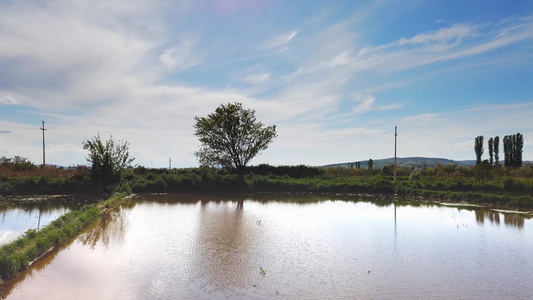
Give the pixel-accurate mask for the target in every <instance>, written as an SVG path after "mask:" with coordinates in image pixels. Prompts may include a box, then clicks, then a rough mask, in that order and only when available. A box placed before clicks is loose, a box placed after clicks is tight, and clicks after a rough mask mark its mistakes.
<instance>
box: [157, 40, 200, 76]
mask: <svg viewBox="0 0 533 300" xmlns="http://www.w3.org/2000/svg"><path fill="white" fill-rule="evenodd" d="M196 52H197V50H196V49H195V43H194V42H193V41H190V40H184V41H183V42H182V43H181V44H180V45H178V46H174V47H171V48H168V49H165V50H164V51H163V53H161V55H159V60H160V61H161V62H162V63H163V64H164V65H165V67H166V68H167V69H171V70H174V71H183V70H185V69H188V68H190V67H192V66H194V65H197V64H199V63H201V61H202V59H201V58H199V57H198V56H196V55H195V53H196Z"/></svg>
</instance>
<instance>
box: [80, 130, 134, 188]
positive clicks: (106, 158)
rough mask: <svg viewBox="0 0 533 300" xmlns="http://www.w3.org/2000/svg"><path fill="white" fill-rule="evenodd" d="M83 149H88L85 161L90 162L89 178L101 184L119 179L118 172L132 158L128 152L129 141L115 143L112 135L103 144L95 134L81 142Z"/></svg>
mask: <svg viewBox="0 0 533 300" xmlns="http://www.w3.org/2000/svg"><path fill="white" fill-rule="evenodd" d="M83 149H86V150H89V157H87V161H88V162H90V163H91V178H92V179H93V180H96V181H100V183H102V184H103V185H108V184H111V183H113V182H117V181H118V180H120V172H121V171H122V170H123V169H124V168H126V167H127V166H129V165H130V164H131V163H132V162H133V160H134V158H132V157H130V154H129V143H128V142H124V141H119V142H118V143H115V140H113V137H112V136H111V137H110V138H109V140H107V141H106V142H105V144H104V143H103V142H102V140H101V139H100V135H97V136H95V137H93V138H92V139H91V140H87V141H85V142H83Z"/></svg>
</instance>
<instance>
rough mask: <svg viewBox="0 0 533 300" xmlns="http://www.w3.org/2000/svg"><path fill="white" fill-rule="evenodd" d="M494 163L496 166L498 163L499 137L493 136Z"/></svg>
mask: <svg viewBox="0 0 533 300" xmlns="http://www.w3.org/2000/svg"><path fill="white" fill-rule="evenodd" d="M494 165H495V166H496V167H498V166H499V165H500V137H499V136H496V137H495V138H494Z"/></svg>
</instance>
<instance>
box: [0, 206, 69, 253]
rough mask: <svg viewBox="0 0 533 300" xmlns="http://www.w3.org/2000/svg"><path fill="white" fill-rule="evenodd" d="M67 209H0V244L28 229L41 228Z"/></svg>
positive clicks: (11, 239)
mask: <svg viewBox="0 0 533 300" xmlns="http://www.w3.org/2000/svg"><path fill="white" fill-rule="evenodd" d="M68 211H69V209H68V208H65V207H58V208H55V209H50V208H47V209H41V208H38V207H34V208H16V207H12V208H7V209H2V210H1V211H0V245H4V244H7V243H9V242H11V241H13V240H14V239H16V238H17V237H19V236H20V235H21V234H22V233H24V232H26V231H27V230H28V229H37V228H38V227H40V228H43V227H44V226H46V225H48V224H50V222H52V221H53V220H55V219H57V218H58V217H60V216H62V215H63V214H65V213H66V212H68Z"/></svg>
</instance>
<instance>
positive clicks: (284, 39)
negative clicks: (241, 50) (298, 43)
mask: <svg viewBox="0 0 533 300" xmlns="http://www.w3.org/2000/svg"><path fill="white" fill-rule="evenodd" d="M297 34H298V30H293V31H291V32H289V33H286V34H282V35H279V36H276V37H274V38H272V39H271V40H269V41H267V42H266V43H265V44H263V45H262V46H261V48H262V49H272V48H283V47H285V45H287V44H288V43H289V42H290V41H291V40H292V39H293V38H294V37H295V36H296V35H297Z"/></svg>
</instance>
